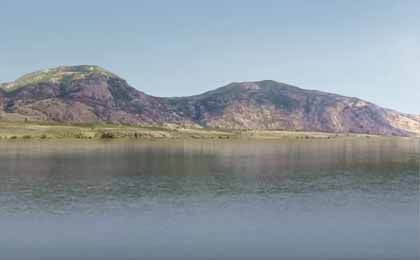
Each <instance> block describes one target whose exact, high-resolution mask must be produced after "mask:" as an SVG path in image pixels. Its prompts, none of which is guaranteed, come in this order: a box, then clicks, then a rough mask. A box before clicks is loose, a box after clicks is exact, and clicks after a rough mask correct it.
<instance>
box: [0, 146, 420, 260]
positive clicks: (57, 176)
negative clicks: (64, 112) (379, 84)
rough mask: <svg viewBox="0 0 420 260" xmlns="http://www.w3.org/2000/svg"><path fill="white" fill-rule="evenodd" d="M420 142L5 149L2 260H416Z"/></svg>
mask: <svg viewBox="0 0 420 260" xmlns="http://www.w3.org/2000/svg"><path fill="white" fill-rule="evenodd" d="M419 156H420V143H419V141H418V140H407V139H394V140H391V139H387V140H377V139H373V138H371V139H360V140H302V141H242V142H241V141H230V142H228V141H226V142H212V141H202V142H198V141H197V142H193V141H189V142H182V141H172V142H163V141H162V142H161V141H159V142H136V143H128V142H127V143H121V142H119V143H115V142H105V143H93V142H92V143H82V142H79V143H58V142H57V143H1V144H0V259H5V260H14V259H16V260H25V259H39V260H41V259H42V260H50V259H51V260H52V259H54V260H56V259H69V260H70V259H71V260H73V259H94V260H99V259H101V260H108V259H109V260H111V259H113V260H114V259H123V260H125V259H127V260H128V259H147V260H149V259H150V260H153V259H238V260H239V259H240V260H244V259H245V260H246V259H252V260H254V259H259V260H260V259H261V260H264V259H273V260H274V259H276V260H278V259H291V260H293V259H308V260H309V259H320V260H321V259H322V260H324V259H349V260H350V259H378V260H379V259H380V260H386V259H398V260H405V259H407V260H408V259H413V260H414V259H419V256H420V255H419V249H418V247H419V244H420V237H419V236H420V223H419V219H420V216H419V181H420V177H419Z"/></svg>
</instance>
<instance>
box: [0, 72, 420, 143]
mask: <svg viewBox="0 0 420 260" xmlns="http://www.w3.org/2000/svg"><path fill="white" fill-rule="evenodd" d="M1 111H3V112H2V113H3V114H10V113H13V114H18V115H22V116H24V117H27V118H29V119H30V120H37V121H56V122H63V123H87V122H89V123H90V122H106V123H114V124H128V125H167V124H175V125H180V126H182V127H204V128H206V127H211V128H222V129H236V130H242V129H254V130H288V131H290V130H292V131H320V132H336V133H365V134H378V135H396V136H413V135H420V116H418V115H410V114H404V113H400V112H397V111H395V110H391V109H386V108H382V107H380V106H377V105H375V104H373V103H371V102H368V101H364V100H362V99H359V98H355V97H346V96H342V95H337V94H333V93H327V92H322V91H318V90H307V89H302V88H299V87H296V86H292V85H289V84H286V83H280V82H276V81H273V80H262V81H255V82H233V83H230V84H228V85H226V86H222V87H219V88H216V89H214V90H210V91H207V92H204V93H201V94H198V95H193V96H186V97H155V96H151V95H148V94H146V93H144V92H142V91H139V90H137V89H136V88H134V87H132V86H130V85H129V84H128V83H127V82H126V81H125V80H124V79H122V78H120V77H118V76H117V75H115V74H113V73H112V72H109V71H107V70H105V69H103V68H101V67H99V66H94V65H78V66H61V67H57V68H52V69H47V70H41V71H38V72H34V73H29V74H26V75H24V76H22V77H20V78H19V79H17V80H16V81H14V82H10V83H3V84H1V85H0V112H1Z"/></svg>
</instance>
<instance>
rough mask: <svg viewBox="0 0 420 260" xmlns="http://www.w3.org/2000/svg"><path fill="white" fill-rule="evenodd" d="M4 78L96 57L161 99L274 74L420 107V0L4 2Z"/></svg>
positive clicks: (0, 53) (409, 108) (0, 70)
mask: <svg viewBox="0 0 420 260" xmlns="http://www.w3.org/2000/svg"><path fill="white" fill-rule="evenodd" d="M0 32H1V34H0V35H1V36H0V57H1V59H0V82H8V81H12V80H15V79H16V78H18V77H19V76H21V75H23V74H25V73H28V72H32V71H36V70H40V69H44V68H50V67H55V66H58V65H76V64H95V65H99V66H102V67H104V68H106V69H108V70H110V71H112V72H114V73H116V74H118V75H120V76H121V77H123V78H125V79H126V80H127V81H128V82H129V83H130V84H131V85H132V86H134V87H136V88H137V89H139V90H142V91H144V92H146V93H148V94H152V95H156V96H182V95H192V94H198V93H201V92H204V91H207V90H211V89H214V88H216V87H220V86H222V85H226V84H227V83H229V82H236V81H258V80H263V79H272V80H276V81H280V82H285V83H289V84H292V85H296V86H299V87H302V88H307V89H318V90H322V91H328V92H333V93H338V94H343V95H347V96H357V97H360V98H362V99H365V100H369V101H372V102H374V103H376V104H378V105H381V106H384V107H388V108H392V109H396V110H399V111H401V112H407V113H415V114H420V102H419V101H420V72H419V68H420V1H417V0H412V1H409V0H395V1H393V0H377V1H374V0H354V1H350V0H347V1H346V0H341V1H340V0H337V1H332V0H331V1H326V0H318V1H312V0H306V1H303V0H295V1H280V0H277V1H276V0H273V1H265V0H259V1H256V0H254V1H248V0H240V1H239V0H238V1H233V0H232V1H227V0H225V1H223V0H211V1H210V0H207V1H199V0H195V1H194V0H178V1H161V0H154V1H141V0H137V1H127V0H120V1H106V0H102V1H99V0H90V1H83V0H72V1H60V0H37V1H23V0H0Z"/></svg>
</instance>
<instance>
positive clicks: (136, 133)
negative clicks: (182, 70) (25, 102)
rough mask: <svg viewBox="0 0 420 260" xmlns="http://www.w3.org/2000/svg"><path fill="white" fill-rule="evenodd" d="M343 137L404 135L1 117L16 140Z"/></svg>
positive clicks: (0, 127)
mask: <svg viewBox="0 0 420 260" xmlns="http://www.w3.org/2000/svg"><path fill="white" fill-rule="evenodd" d="M343 138H366V139H367V138H387V139H395V138H403V139H419V140H420V138H419V137H402V136H382V135H369V134H355V133H326V132H304V131H274V130H242V131H241V130H219V129H198V128H169V127H168V128H164V127H146V126H123V125H108V124H55V123H37V122H9V121H0V141H14V140H20V141H22V140H40V141H42V140H136V139H138V140H161V139H162V140H167V139H176V140H182V139H190V140H192V139H198V140H199V139H203V140H215V139H216V140H247V139H250V140H278V139H287V140H312V139H343Z"/></svg>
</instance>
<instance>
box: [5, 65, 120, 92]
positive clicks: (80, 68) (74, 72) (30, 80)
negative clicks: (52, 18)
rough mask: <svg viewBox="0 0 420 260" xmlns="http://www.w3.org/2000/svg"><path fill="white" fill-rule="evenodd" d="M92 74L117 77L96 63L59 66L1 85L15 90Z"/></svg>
mask: <svg viewBox="0 0 420 260" xmlns="http://www.w3.org/2000/svg"><path fill="white" fill-rule="evenodd" d="M92 74H100V75H104V76H106V77H117V76H116V75H115V74H113V73H111V72H109V71H107V70H106V69H104V68H102V67H100V66H96V65H76V66H59V67H55V68H50V69H45V70H40V71H36V72H32V73H29V74H26V75H24V76H22V77H20V78H18V79H17V80H15V81H13V82H10V83H5V84H2V85H0V88H2V89H4V90H5V91H13V90H16V89H19V88H22V87H25V86H29V85H36V84H39V83H43V82H58V81H61V80H63V79H64V78H65V77H70V79H73V80H77V79H82V78H85V77H87V76H89V75H92Z"/></svg>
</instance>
